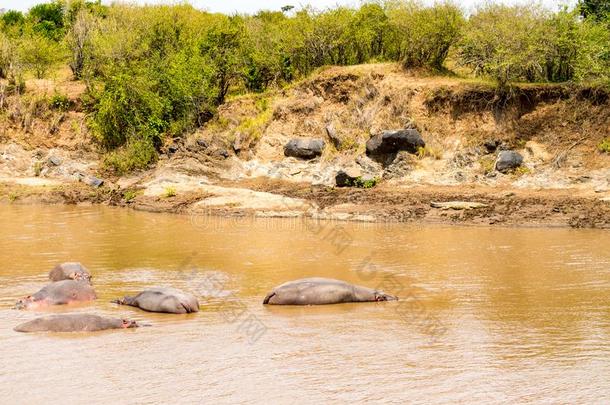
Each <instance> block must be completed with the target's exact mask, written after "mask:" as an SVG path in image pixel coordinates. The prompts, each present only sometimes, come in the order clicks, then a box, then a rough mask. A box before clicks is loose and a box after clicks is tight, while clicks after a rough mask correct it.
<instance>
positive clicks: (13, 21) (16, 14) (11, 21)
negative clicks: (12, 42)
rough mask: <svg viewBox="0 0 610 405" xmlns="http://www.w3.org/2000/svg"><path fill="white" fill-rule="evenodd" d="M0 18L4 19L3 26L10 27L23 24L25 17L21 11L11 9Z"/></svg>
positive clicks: (4, 27)
mask: <svg viewBox="0 0 610 405" xmlns="http://www.w3.org/2000/svg"><path fill="white" fill-rule="evenodd" d="M0 20H1V21H2V28H3V29H6V28H8V27H14V26H19V25H23V22H24V21H25V18H24V17H23V13H22V12H21V11H16V10H9V11H7V12H5V13H4V14H2V15H1V16H0Z"/></svg>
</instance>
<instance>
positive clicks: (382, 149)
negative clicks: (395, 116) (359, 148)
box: [366, 129, 426, 155]
mask: <svg viewBox="0 0 610 405" xmlns="http://www.w3.org/2000/svg"><path fill="white" fill-rule="evenodd" d="M424 146H426V142H424V140H423V139H422V137H421V135H420V133H419V131H418V130H417V129H400V130H398V131H383V132H382V133H381V134H379V135H376V136H374V137H372V138H371V139H369V140H368V141H367V143H366V153H367V155H382V154H396V153H398V152H400V151H407V152H409V153H416V152H417V149H418V148H423V147H424Z"/></svg>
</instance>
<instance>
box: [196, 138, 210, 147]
mask: <svg viewBox="0 0 610 405" xmlns="http://www.w3.org/2000/svg"><path fill="white" fill-rule="evenodd" d="M196 143H197V145H199V146H200V147H202V148H204V149H205V148H207V147H208V143H207V142H206V140H205V139H203V138H199V139H197V141H196Z"/></svg>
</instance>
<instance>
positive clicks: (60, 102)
mask: <svg viewBox="0 0 610 405" xmlns="http://www.w3.org/2000/svg"><path fill="white" fill-rule="evenodd" d="M49 105H50V106H51V108H53V109H55V110H60V111H66V110H68V108H70V99H69V98H68V96H66V95H65V94H59V93H55V94H53V97H51V100H49Z"/></svg>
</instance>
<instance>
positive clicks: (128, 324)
mask: <svg viewBox="0 0 610 405" xmlns="http://www.w3.org/2000/svg"><path fill="white" fill-rule="evenodd" d="M138 326H140V325H138V324H137V323H136V321H129V320H126V319H118V318H105V317H102V316H98V315H90V314H66V315H51V316H45V317H42V318H36V319H34V320H31V321H29V322H25V323H22V324H21V325H19V326H17V327H16V328H15V331H17V332H95V331H99V330H106V329H122V328H137V327H138Z"/></svg>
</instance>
